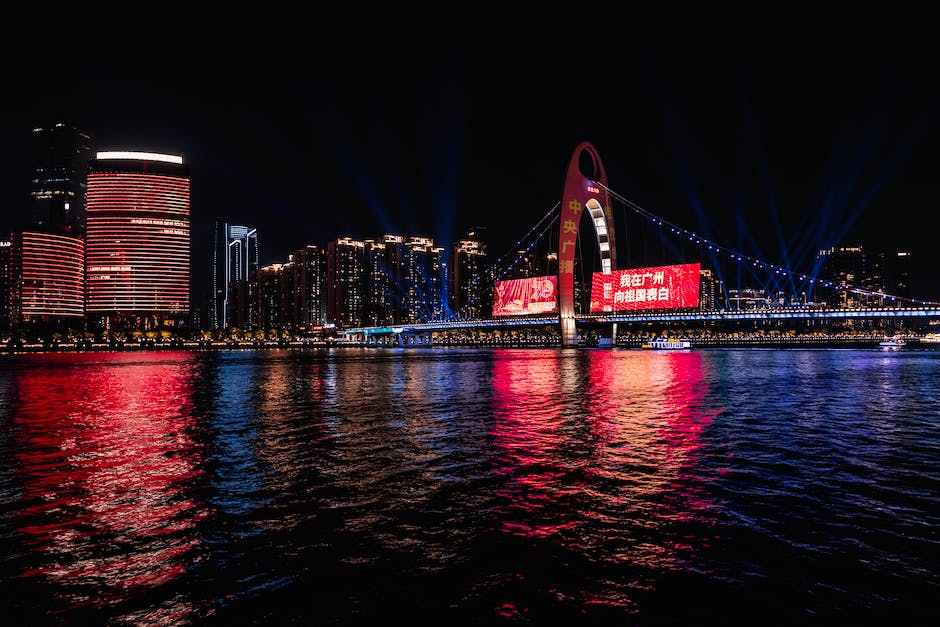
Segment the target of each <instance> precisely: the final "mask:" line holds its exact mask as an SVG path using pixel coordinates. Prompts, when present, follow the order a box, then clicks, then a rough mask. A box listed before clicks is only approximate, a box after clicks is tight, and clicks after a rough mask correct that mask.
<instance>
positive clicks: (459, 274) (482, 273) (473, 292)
mask: <svg viewBox="0 0 940 627" xmlns="http://www.w3.org/2000/svg"><path fill="white" fill-rule="evenodd" d="M478 232H479V229H470V231H468V232H467V236H466V238H464V239H462V240H460V241H458V242H456V243H455V244H454V247H453V251H452V254H451V263H450V309H451V312H452V313H453V314H454V315H457V316H459V317H460V318H462V319H465V320H466V319H473V318H482V317H483V312H484V311H491V310H492V305H491V304H490V303H489V301H488V299H487V294H486V292H487V289H488V285H489V284H490V282H489V281H488V280H487V276H486V245H485V244H484V243H483V241H482V240H481V239H480V237H479V234H478ZM487 306H489V307H490V309H489V310H487V309H486V308H487Z"/></svg>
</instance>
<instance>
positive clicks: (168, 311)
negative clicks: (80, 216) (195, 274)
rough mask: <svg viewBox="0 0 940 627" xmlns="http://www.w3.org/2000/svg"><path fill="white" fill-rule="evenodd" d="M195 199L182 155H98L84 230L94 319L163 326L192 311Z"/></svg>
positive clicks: (88, 310) (88, 309)
mask: <svg viewBox="0 0 940 627" xmlns="http://www.w3.org/2000/svg"><path fill="white" fill-rule="evenodd" d="M189 196H190V186H189V172H188V169H187V168H186V166H185V165H183V159H182V157H178V156H174V155H164V154H157V153H147V152H99V153H98V154H97V158H96V159H94V160H92V161H91V163H90V166H89V173H88V187H87V198H88V201H87V203H88V204H87V219H86V229H85V232H86V239H85V244H86V246H85V250H86V254H85V263H86V268H87V271H86V280H85V285H86V301H85V311H86V313H87V314H88V315H89V316H93V315H97V316H108V317H113V316H119V317H123V318H131V319H137V320H139V321H140V322H142V323H145V321H146V320H155V321H156V322H158V323H162V322H165V321H169V320H173V319H177V320H181V319H182V317H184V316H185V315H187V314H188V313H189V290H190V214H189Z"/></svg>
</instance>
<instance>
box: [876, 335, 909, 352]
mask: <svg viewBox="0 0 940 627" xmlns="http://www.w3.org/2000/svg"><path fill="white" fill-rule="evenodd" d="M906 344H907V340H905V339H904V338H903V337H902V336H900V335H893V336H891V337H886V338H885V339H883V340H882V341H880V342H878V346H880V347H881V348H883V349H885V350H897V349H899V348H903V347H904V346H905V345H906Z"/></svg>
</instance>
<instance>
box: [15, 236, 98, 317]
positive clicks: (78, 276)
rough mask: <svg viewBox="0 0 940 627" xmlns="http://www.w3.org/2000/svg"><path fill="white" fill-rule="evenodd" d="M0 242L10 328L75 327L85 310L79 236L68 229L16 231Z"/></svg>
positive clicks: (81, 251)
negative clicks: (56, 230)
mask: <svg viewBox="0 0 940 627" xmlns="http://www.w3.org/2000/svg"><path fill="white" fill-rule="evenodd" d="M2 244H3V245H4V248H6V249H7V254H6V255H5V257H6V263H5V264H3V265H5V266H6V267H5V273H6V275H7V276H6V280H5V282H6V283H7V290H6V295H7V296H6V298H7V303H6V304H5V309H6V311H7V312H8V313H7V315H8V317H9V324H10V326H11V327H12V328H19V327H22V326H24V325H34V324H58V323H72V324H71V326H81V325H80V323H81V321H82V317H83V316H84V313H85V307H84V305H85V302H84V301H85V295H84V278H85V277H84V273H85V267H84V254H83V249H84V245H83V242H82V239H81V238H80V237H78V236H76V235H71V234H69V233H55V232H51V231H47V230H31V229H18V230H16V231H14V232H13V233H12V234H11V236H10V240H9V241H8V242H2Z"/></svg>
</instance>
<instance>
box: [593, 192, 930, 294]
mask: <svg viewBox="0 0 940 627" xmlns="http://www.w3.org/2000/svg"><path fill="white" fill-rule="evenodd" d="M595 184H597V185H598V186H600V187H602V188H603V189H604V190H606V191H607V192H608V193H609V194H611V195H612V196H613V197H615V198H617V199H618V200H620V201H621V202H623V203H624V204H625V205H626V206H628V207H630V208H631V209H633V210H634V211H635V212H636V213H637V214H638V215H640V216H642V217H644V218H646V219H647V220H649V221H650V222H653V223H654V224H658V225H660V226H663V225H665V226H666V227H667V228H669V229H670V230H671V231H672V232H673V233H675V234H677V235H679V236H680V240H684V238H686V237H687V238H688V239H689V240H690V241H693V242H697V243H700V244H705V245H708V246H709V250H714V251H715V252H723V253H725V254H727V255H729V256H730V257H731V260H732V261H735V260H736V261H738V262H739V264H738V265H739V269H740V266H742V265H743V266H747V265H749V266H750V268H749V269H750V270H751V271H752V272H753V268H763V269H764V270H768V271H773V272H776V273H777V274H783V275H784V276H786V277H789V278H790V279H792V280H796V279H800V280H801V281H808V282H809V283H810V284H812V285H816V284H817V281H816V279H814V278H812V277H808V276H807V275H805V274H799V273H795V272H791V271H790V270H788V269H786V268H782V267H778V266H775V265H774V264H769V263H767V262H765V261H763V260H760V259H757V258H755V257H751V256H749V255H745V254H743V253H740V252H738V251H736V250H733V249H731V248H728V247H726V246H723V245H721V244H717V243H715V242H712V241H710V240H708V239H706V238H704V237H702V236H701V235H698V234H696V233H693V232H692V231H688V230H686V229H683V228H682V227H680V226H677V225H675V224H673V223H671V222H669V221H668V220H664V219H662V218H660V217H659V216H657V215H656V214H654V213H652V212H650V211H648V210H646V209H644V208H643V207H641V206H639V205H637V204H636V203H634V202H632V201H630V200H628V199H627V198H625V197H623V196H621V195H620V194H618V193H617V192H615V191H614V190H613V189H611V188H610V187H608V186H607V185H605V184H604V183H602V182H600V181H595ZM663 246H664V248H665V241H664V242H663ZM755 277H756V273H755ZM738 280H739V285H740V272H739V276H738ZM819 283H821V284H822V285H823V286H824V287H830V288H834V289H836V290H844V291H851V292H853V293H855V294H862V295H867V296H876V297H881V298H891V299H892V300H897V301H906V302H909V303H913V304H918V305H932V306H937V305H940V302H935V301H925V300H918V299H914V298H908V297H906V296H897V295H890V294H885V293H882V292H873V291H870V290H863V289H860V288H854V287H843V286H841V285H839V284H838V283H837V282H834V281H832V280H822V279H821V280H819ZM738 294H739V296H740V289H739V291H738Z"/></svg>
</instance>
